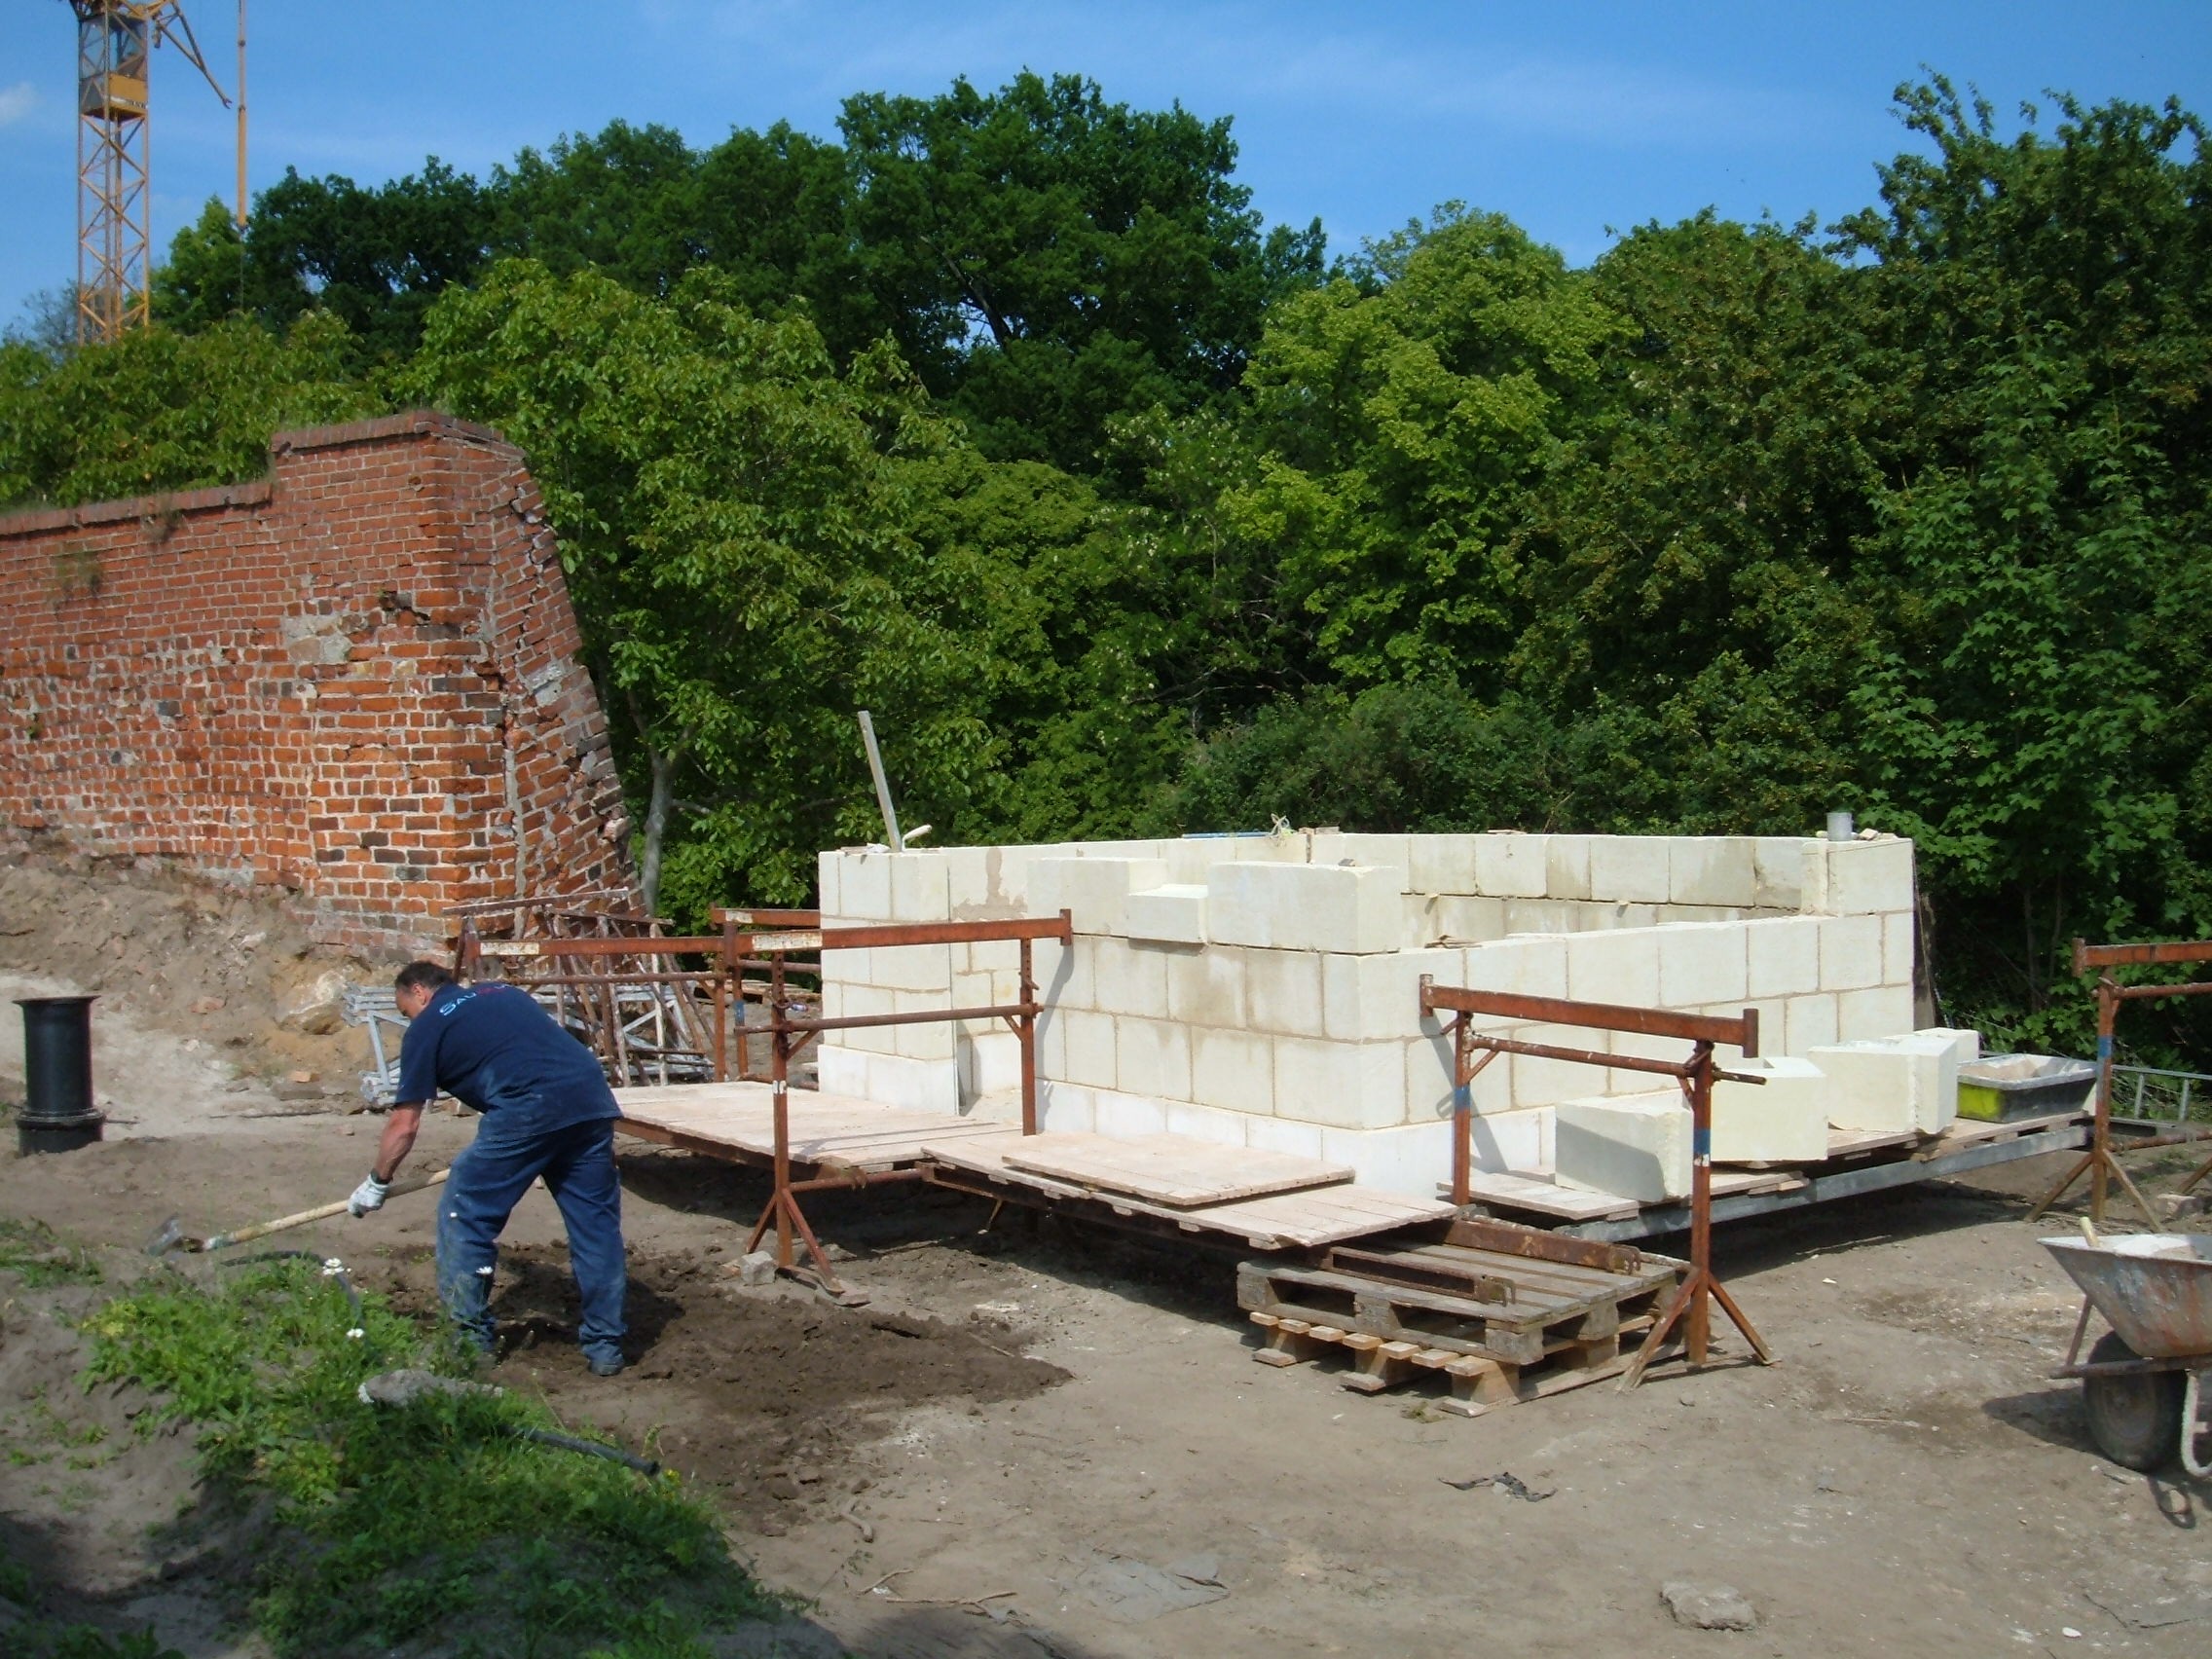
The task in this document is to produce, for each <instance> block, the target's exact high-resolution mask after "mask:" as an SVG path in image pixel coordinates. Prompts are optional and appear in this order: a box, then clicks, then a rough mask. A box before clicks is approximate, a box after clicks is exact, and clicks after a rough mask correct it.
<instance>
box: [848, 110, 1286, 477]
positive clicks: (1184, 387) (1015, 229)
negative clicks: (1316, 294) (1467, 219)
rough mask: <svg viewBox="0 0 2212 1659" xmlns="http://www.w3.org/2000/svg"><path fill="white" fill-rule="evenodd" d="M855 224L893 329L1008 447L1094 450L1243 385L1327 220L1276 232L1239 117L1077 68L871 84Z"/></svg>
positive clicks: (912, 356)
mask: <svg viewBox="0 0 2212 1659" xmlns="http://www.w3.org/2000/svg"><path fill="white" fill-rule="evenodd" d="M838 126H839V129H841V130H842V132H843V133H844V137H845V148H846V152H847V155H848V157H849V160H850V165H851V166H852V169H853V177H854V189H855V195H856V200H855V203H854V207H853V227H854V235H855V239H856V240H857V242H858V243H859V245H860V246H861V247H862V249H864V257H865V260H866V280H867V284H868V287H869V288H870V290H871V291H872V292H873V293H874V294H875V295H876V297H877V299H878V302H879V303H881V304H884V305H885V306H887V307H888V308H889V309H890V310H891V312H892V313H893V314H894V315H895V316H896V317H897V318H898V319H899V321H898V324H897V326H898V328H899V340H900V344H901V345H902V347H903V349H904V350H905V351H906V353H907V356H908V358H909V360H910V361H912V362H913V364H914V365H915V367H916V368H917V369H918V370H919V371H920V373H921V375H922V377H923V379H924V381H925V382H926V383H927V384H928V385H929V387H931V389H932V390H933V391H935V392H937V393H938V394H939V395H940V396H945V397H948V398H949V399H950V400H951V402H952V405H953V407H954V408H955V409H956V410H957V411H958V412H959V413H960V414H961V415H963V416H964V417H965V418H966V419H967V420H968V421H969V423H970V424H971V425H972V426H973V427H974V429H975V431H976V433H977V441H978V442H979V443H980V444H981V445H982V447H983V448H984V449H985V451H986V452H987V453H989V454H992V455H994V456H1000V457H1008V458H1025V459H1041V460H1051V461H1056V462H1058V463H1059V464H1061V465H1063V466H1066V467H1072V468H1075V469H1079V470H1080V469H1087V468H1088V467H1090V466H1091V465H1093V464H1094V457H1095V453H1096V451H1097V448H1098V446H1099V444H1100V442H1101V440H1102V439H1103V436H1104V423H1105V420H1106V418H1107V417H1108V416H1111V415H1114V414H1120V413H1133V412H1137V411H1141V410H1144V409H1147V408H1150V407H1152V406H1153V405H1155V404H1164V405H1166V406H1168V407H1170V408H1188V407H1192V406H1194V405H1195V404H1197V403H1199V402H1202V401H1203V400H1204V399H1205V398H1206V397H1208V396H1210V395H1214V394H1218V393H1220V392H1223V391H1226V390H1228V389H1229V388H1231V387H1235V385H1236V383H1237V380H1238V378H1239V377H1240V375H1241V374H1242V371H1243V366H1244V361H1245V358H1246V356H1247V354H1248V353H1249V352H1250V350H1251V349H1252V346H1253V345H1254V344H1255V343H1256V341H1257V340H1258V337H1259V332H1260V326H1261V317H1262V313H1263V311H1264V310H1265V307H1266V305H1267V303H1268V301H1269V300H1270V299H1271V298H1272V296H1273V295H1274V294H1275V293H1277V292H1279V291H1282V290H1283V289H1284V288H1286V287H1287V286H1289V285H1292V284H1294V283H1296V282H1298V281H1300V280H1310V279H1312V278H1313V277H1314V276H1317V275H1318V273H1319V266H1320V257H1321V236H1320V228H1319V225H1318V224H1317V223H1316V224H1315V225H1313V226H1312V227H1310V228H1309V230H1308V231H1306V232H1304V233H1284V234H1282V235H1278V236H1275V237H1272V238H1264V237H1263V236H1262V235H1261V229H1260V218H1259V216H1258V215H1257V214H1256V213H1254V212H1253V211H1252V210H1251V207H1250V197H1251V193H1250V192H1249V191H1248V190H1246V189H1245V188H1244V187H1242V186H1241V185H1237V184H1235V183H1234V182H1232V177H1231V175H1232V172H1233V170H1234V168H1235V160H1236V146H1235V143H1234V142H1233V141H1232V139H1231V138H1230V135H1229V122H1228V121H1227V120H1226V119H1224V120H1219V121H1213V122H1204V121H1200V120H1199V119H1198V117H1196V116H1194V115H1192V114H1190V113H1189V112H1188V111H1186V110H1184V109H1182V108H1181V107H1180V106H1177V107H1175V108H1172V109H1170V110H1167V111H1164V112H1145V111H1137V110H1131V109H1130V108H1129V107H1128V106H1127V105H1125V104H1117V103H1109V102H1107V101H1106V99H1105V97H1104V95H1103V94H1102V93H1101V92H1100V91H1099V89H1098V88H1097V86H1096V85H1094V84H1093V83H1091V82H1089V81H1087V80H1084V79H1083V78H1081V77H1079V76H1073V75H1057V76H1053V77H1052V78H1051V79H1050V80H1047V79H1045V78H1043V77H1041V76H1038V75H1034V74H1030V73H1027V72H1024V73H1023V74H1021V75H1018V76H1016V77H1015V78H1014V80H1013V81H1012V82H1010V83H1009V84H1008V85H1007V86H1005V87H1004V88H1002V89H1000V90H999V91H998V92H990V93H985V92H978V91H977V89H976V88H975V87H974V86H973V85H971V84H970V83H969V82H968V81H966V80H960V81H956V82H954V83H953V86H952V90H951V91H950V92H946V93H944V94H942V95H940V96H938V97H935V98H917V97H907V96H892V95H889V94H884V93H871V94H867V95H864V96H859V97H854V98H849V99H847V100H846V103H845V107H844V112H843V114H842V115H841V116H840V117H839V119H838Z"/></svg>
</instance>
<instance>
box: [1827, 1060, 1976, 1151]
mask: <svg viewBox="0 0 2212 1659" xmlns="http://www.w3.org/2000/svg"><path fill="white" fill-rule="evenodd" d="M1805 1057H1806V1058H1807V1059H1809V1060H1811V1061H1812V1062H1813V1064H1815V1065H1816V1066H1818V1067H1820V1068H1821V1071H1822V1073H1823V1075H1824V1076H1825V1077H1826V1079H1827V1118H1828V1123H1829V1124H1831V1125H1833V1126H1834V1127H1836V1128H1839V1129H1861V1130H1865V1131H1867V1132H1870V1133H1879V1134H1898V1133H1901V1132H1904V1131H1906V1130H1911V1129H1917V1128H1919V1126H1920V1113H1919V1109H1918V1105H1917V1100H1916V1095H1917V1090H1918V1087H1919V1085H1918V1076H1919V1073H1920V1071H1921V1070H1922V1069H1923V1065H1924V1062H1923V1060H1922V1057H1921V1056H1919V1055H1915V1054H1910V1053H1907V1052H1906V1051H1904V1050H1902V1049H1900V1048H1899V1047H1898V1046H1897V1045H1896V1044H1895V1043H1884V1042H1872V1041H1869V1042H1858V1043H1835V1044H1831V1045H1828V1046H1826V1047H1824V1048H1817V1049H1814V1050H1812V1051H1810V1052H1809V1053H1807V1054H1806V1056H1805ZM1951 1077H1952V1091H1953V1093H1954V1094H1956V1092H1957V1088H1958V1062H1957V1061H1956V1060H1955V1059H1954V1060H1953V1061H1952V1072H1951ZM1953 1109H1954V1110H1956V1107H1955V1105H1954V1108H1953Z"/></svg>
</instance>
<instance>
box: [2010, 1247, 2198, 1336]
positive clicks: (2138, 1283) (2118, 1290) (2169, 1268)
mask: <svg viewBox="0 0 2212 1659" xmlns="http://www.w3.org/2000/svg"><path fill="white" fill-rule="evenodd" d="M2042 1243H2043V1247H2044V1248H2045V1249H2046V1250H2048V1251H2049V1252H2050V1253H2051V1255H2052V1256H2054V1257H2055V1258H2057V1261H2058V1265H2059V1266H2060V1267H2062V1268H2064V1269H2065V1270H2066V1272H2067V1276H2068V1277H2070V1278H2072V1279H2073V1281H2074V1282H2075V1283H2076V1284H2078V1285H2080V1286H2081V1287H2082V1294H2083V1296H2085V1297H2087V1298H2088V1299H2089V1305H2090V1306H2091V1307H2093V1308H2094V1309H2096V1310H2097V1311H2098V1312H2099V1313H2102V1314H2103V1315H2104V1316H2105V1322H2106V1323H2107V1324H2109V1325H2111V1326H2112V1328H2113V1329H2114V1330H2115V1331H2117V1332H2119V1333H2120V1341H2121V1342H2123V1343H2125V1344H2126V1345H2127V1346H2129V1347H2131V1348H2133V1349H2134V1350H2135V1351H2136V1352H2137V1353H2139V1354H2141V1355H2142V1356H2143V1357H2144V1358H2145V1359H2196V1358H2201V1357H2203V1356H2205V1355H2207V1354H2212V1235H2198V1234H2189V1233H2146V1234H2134V1235H2125V1236H2120V1237H2113V1238H2107V1239H2105V1240H2104V1241H2103V1242H2102V1243H2101V1244H2091V1243H2089V1242H2088V1240H2086V1239H2083V1238H2073V1237H2066V1238H2046V1239H2044V1240H2042Z"/></svg>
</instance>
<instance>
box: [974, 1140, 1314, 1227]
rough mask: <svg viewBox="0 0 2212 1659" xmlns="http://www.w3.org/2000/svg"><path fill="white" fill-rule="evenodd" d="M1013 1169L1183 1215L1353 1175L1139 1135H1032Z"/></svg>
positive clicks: (1239, 1149) (1011, 1162) (1012, 1161)
mask: <svg viewBox="0 0 2212 1659" xmlns="http://www.w3.org/2000/svg"><path fill="white" fill-rule="evenodd" d="M1006 1161H1007V1165H1008V1167H1009V1168H1014V1169H1026V1170H1028V1171H1030V1172H1031V1173H1032V1174H1036V1175H1050V1176H1051V1177H1053V1178H1054V1179H1055V1180H1060V1181H1071V1182H1073V1183H1075V1184H1076V1185H1077V1186H1079V1187H1089V1188H1096V1189H1099V1190H1101V1191H1105V1192H1110V1193H1125V1194H1127V1195H1128V1196H1129V1197H1131V1198H1143V1199H1144V1200H1145V1201H1146V1202H1148V1203H1155V1204H1167V1205H1170V1206H1172V1207H1174V1208H1176V1209H1198V1208H1201V1207H1205V1206H1209V1205H1214V1204H1224V1203H1234V1202H1235V1201H1236V1200H1238V1199H1241V1198H1263V1197H1266V1196H1268V1195H1269V1194H1272V1193H1287V1192H1295V1191H1298V1190H1299V1189H1302V1188H1307V1187H1327V1186H1336V1185H1341V1184H1343V1183H1346V1182H1349V1181H1350V1180H1351V1178H1352V1171H1351V1170H1350V1169H1349V1168H1348V1167H1346V1166H1345V1165H1343V1164H1333V1163H1324V1162H1322V1161H1320V1160H1319V1159H1315V1158H1301V1157H1299V1156H1297V1155H1296V1154H1295V1153H1287V1152H1270V1151H1267V1150H1265V1149H1263V1148H1259V1147H1247V1146H1225V1145H1222V1144H1220V1143H1218V1142H1214V1141H1203V1140H1198V1139H1197V1138H1195V1137H1194V1136H1191V1135H1166V1134H1161V1135H1138V1136H1136V1137H1134V1138H1133V1139H1129V1140H1116V1139H1114V1138H1112V1137H1110V1136H1107V1135H1095V1134H1043V1135H1031V1136H1028V1137H1027V1138H1026V1139H1025V1140H1024V1141H1023V1142H1022V1144H1021V1146H1020V1147H1019V1148H1018V1149H1016V1150H1015V1151H1013V1152H1009V1153H1008V1154H1007V1155H1006Z"/></svg>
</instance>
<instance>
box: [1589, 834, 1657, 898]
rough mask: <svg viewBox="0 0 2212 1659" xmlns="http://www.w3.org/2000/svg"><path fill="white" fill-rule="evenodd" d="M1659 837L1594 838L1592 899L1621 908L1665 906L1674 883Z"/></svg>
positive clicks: (1591, 842) (1591, 870) (1592, 849)
mask: <svg viewBox="0 0 2212 1659" xmlns="http://www.w3.org/2000/svg"><path fill="white" fill-rule="evenodd" d="M1670 862H1671V861H1670V860H1669V858H1668V856H1667V842H1666V840H1665V838H1664V837H1661V836H1657V835H1593V836H1591V837H1590V897H1591V898H1593V899H1610V900H1611V901H1613V902H1614V903H1619V904H1664V903H1667V896H1668V892H1669V886H1670V883H1671V881H1672V879H1673V877H1672V874H1671V870H1670Z"/></svg>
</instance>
